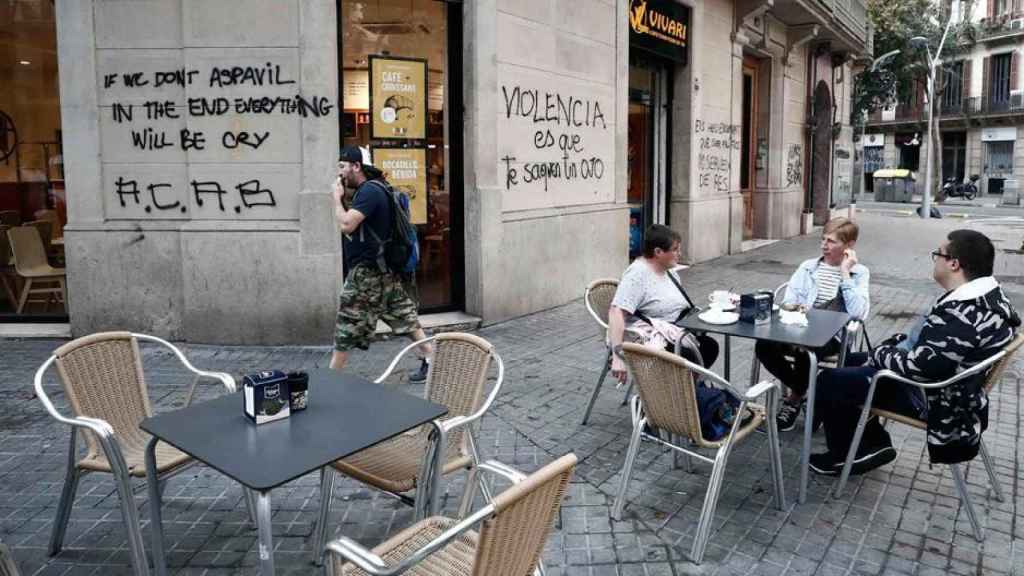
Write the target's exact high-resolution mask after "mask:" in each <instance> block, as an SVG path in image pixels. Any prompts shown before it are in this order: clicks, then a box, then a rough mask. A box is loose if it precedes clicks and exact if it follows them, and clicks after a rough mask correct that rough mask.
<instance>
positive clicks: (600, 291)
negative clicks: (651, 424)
mask: <svg viewBox="0 0 1024 576" xmlns="http://www.w3.org/2000/svg"><path fill="white" fill-rule="evenodd" d="M618 287H619V281H618V280H616V279H614V278H601V279H599V280H594V281H593V282H591V283H590V284H589V285H588V286H587V289H586V290H585V291H584V292H583V304H584V305H585V306H586V307H587V312H589V313H590V316H591V318H593V319H594V321H595V322H597V323H598V325H599V326H601V328H602V329H603V330H604V332H603V333H602V334H601V337H602V338H606V334H607V331H608V309H609V307H610V306H611V305H612V299H613V298H615V290H617V289H618ZM611 368H612V351H611V348H608V349H607V350H606V351H605V356H604V367H603V368H601V376H599V377H598V379H597V384H595V385H594V391H593V392H591V394H590V401H589V402H587V410H586V411H585V412H584V413H583V421H582V422H581V424H586V423H587V420H589V419H590V412H591V411H592V410H593V409H594V403H595V402H597V395H598V393H599V392H601V385H602V384H604V379H605V378H607V377H608V371H609V370H611ZM626 398H627V399H628V398H629V389H628V388H627V390H626ZM623 404H625V401H623Z"/></svg>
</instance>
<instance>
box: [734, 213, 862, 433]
mask: <svg viewBox="0 0 1024 576" xmlns="http://www.w3.org/2000/svg"><path fill="white" fill-rule="evenodd" d="M858 233H859V229H858V228H857V224H855V223H854V222H853V221H852V220H850V219H848V218H833V219H832V220H829V222H828V223H827V224H825V229H824V231H823V232H822V237H821V256H819V257H817V258H811V259H810V260H807V261H805V262H803V263H802V264H800V267H799V268H797V269H796V272H794V273H793V276H792V277H791V278H790V279H789V285H788V286H787V287H786V295H785V296H784V297H783V299H782V302H781V303H780V304H782V305H783V306H792V307H802V308H804V309H807V308H821V309H825V310H836V311H840V312H846V313H847V314H849V315H850V317H851V318H853V319H855V320H863V319H865V318H867V315H868V308H869V306H870V301H869V299H868V280H869V279H870V273H869V272H868V269H867V267H866V266H864V265H863V264H860V263H859V262H858V261H857V252H856V251H854V246H855V245H856V244H857V235H858ZM839 345H840V344H839V340H838V339H833V340H832V341H830V342H829V343H828V344H827V345H826V346H824V347H822V348H819V349H817V350H815V351H814V352H815V353H816V354H817V355H818V357H819V358H821V357H824V356H830V355H833V354H835V353H837V352H839ZM754 350H755V353H756V354H757V358H758V360H760V361H761V364H762V365H764V367H765V369H767V370H768V371H769V372H771V373H772V374H773V375H774V376H775V377H776V378H778V379H779V380H780V381H781V382H782V383H783V384H785V385H786V387H787V388H789V394H788V395H787V396H786V398H784V399H783V401H782V405H781V406H780V407H779V414H778V424H779V430H782V431H788V430H792V429H793V428H794V427H796V421H797V418H798V417H799V415H800V410H801V409H802V408H803V406H804V395H805V394H806V393H807V379H808V377H809V374H808V371H809V370H810V369H811V364H810V360H809V359H808V358H807V354H806V353H805V352H804V351H802V350H800V349H797V348H795V347H793V346H790V345H788V344H779V343H776V342H764V341H758V342H757V345H756V347H755V349H754Z"/></svg>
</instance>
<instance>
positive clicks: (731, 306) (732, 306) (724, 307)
mask: <svg viewBox="0 0 1024 576" xmlns="http://www.w3.org/2000/svg"><path fill="white" fill-rule="evenodd" d="M735 309H736V305H735V304H718V303H715V304H711V305H710V306H709V307H708V310H721V311H722V312H732V311H733V310H735Z"/></svg>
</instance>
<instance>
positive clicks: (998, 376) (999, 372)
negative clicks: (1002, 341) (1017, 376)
mask: <svg viewBox="0 0 1024 576" xmlns="http://www.w3.org/2000/svg"><path fill="white" fill-rule="evenodd" d="M1021 345H1024V330H1021V331H1020V332H1018V333H1017V336H1016V337H1015V338H1014V339H1013V340H1010V343H1009V344H1007V345H1006V347H1005V348H1003V351H1005V352H1006V356H1003V358H1002V360H1000V361H999V362H996V365H995V366H993V367H992V369H991V370H989V372H988V376H986V377H985V392H991V391H992V389H993V388H995V386H996V384H998V383H999V381H1000V380H1002V379H1003V373H1004V372H1006V368H1007V367H1008V366H1009V365H1010V362H1013V358H1014V355H1015V354H1016V353H1017V351H1018V350H1020V348H1021Z"/></svg>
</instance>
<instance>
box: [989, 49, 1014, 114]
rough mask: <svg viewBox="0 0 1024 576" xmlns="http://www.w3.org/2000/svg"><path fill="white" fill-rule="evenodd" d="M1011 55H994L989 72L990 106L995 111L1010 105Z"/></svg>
mask: <svg viewBox="0 0 1024 576" xmlns="http://www.w3.org/2000/svg"><path fill="white" fill-rule="evenodd" d="M1010 58H1011V55H1010V54H1009V53H1007V54H999V55H997V56H992V59H991V64H989V65H990V66H991V70H990V72H989V89H988V95H989V107H990V109H991V110H993V111H999V110H1006V109H1007V108H1009V105H1010Z"/></svg>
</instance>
